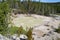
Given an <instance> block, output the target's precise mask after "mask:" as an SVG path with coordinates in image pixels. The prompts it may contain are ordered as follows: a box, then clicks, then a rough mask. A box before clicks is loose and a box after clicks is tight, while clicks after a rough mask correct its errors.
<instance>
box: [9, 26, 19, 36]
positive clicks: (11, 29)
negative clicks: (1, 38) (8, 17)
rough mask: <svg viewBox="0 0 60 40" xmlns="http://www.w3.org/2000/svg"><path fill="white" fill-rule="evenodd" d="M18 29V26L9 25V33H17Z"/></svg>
mask: <svg viewBox="0 0 60 40" xmlns="http://www.w3.org/2000/svg"><path fill="white" fill-rule="evenodd" d="M17 30H18V27H9V29H8V33H9V34H11V35H13V34H16V33H17Z"/></svg>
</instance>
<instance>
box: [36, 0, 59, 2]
mask: <svg viewBox="0 0 60 40" xmlns="http://www.w3.org/2000/svg"><path fill="white" fill-rule="evenodd" d="M36 1H38V0H36ZM40 1H41V2H60V0H40Z"/></svg>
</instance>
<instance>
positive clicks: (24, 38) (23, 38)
mask: <svg viewBox="0 0 60 40" xmlns="http://www.w3.org/2000/svg"><path fill="white" fill-rule="evenodd" d="M19 38H20V40H27V38H28V37H27V36H26V35H24V34H21V35H20V37H19Z"/></svg>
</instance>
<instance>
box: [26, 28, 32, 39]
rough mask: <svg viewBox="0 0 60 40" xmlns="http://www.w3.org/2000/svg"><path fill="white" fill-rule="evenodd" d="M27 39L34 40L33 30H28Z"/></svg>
mask: <svg viewBox="0 0 60 40" xmlns="http://www.w3.org/2000/svg"><path fill="white" fill-rule="evenodd" d="M26 35H27V37H28V40H32V28H30V29H29V30H28V32H27V33H26Z"/></svg>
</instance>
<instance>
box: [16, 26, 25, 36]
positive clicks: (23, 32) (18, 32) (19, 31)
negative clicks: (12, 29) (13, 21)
mask: <svg viewBox="0 0 60 40" xmlns="http://www.w3.org/2000/svg"><path fill="white" fill-rule="evenodd" d="M17 34H18V35H20V34H26V31H25V30H24V29H23V27H22V26H21V27H19V28H18V30H17Z"/></svg>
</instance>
